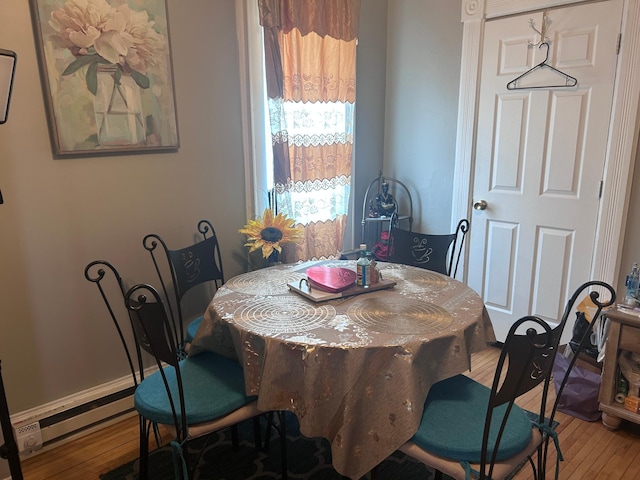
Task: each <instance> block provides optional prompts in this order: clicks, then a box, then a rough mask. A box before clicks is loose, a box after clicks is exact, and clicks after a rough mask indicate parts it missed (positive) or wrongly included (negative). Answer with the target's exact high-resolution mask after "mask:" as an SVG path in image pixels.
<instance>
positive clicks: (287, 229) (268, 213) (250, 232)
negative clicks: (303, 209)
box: [238, 208, 302, 258]
mask: <svg viewBox="0 0 640 480" xmlns="http://www.w3.org/2000/svg"><path fill="white" fill-rule="evenodd" d="M294 223H295V220H292V219H290V218H287V216H286V215H285V214H284V213H279V214H278V215H276V216H275V217H274V216H273V211H272V210H271V209H270V208H267V209H265V211H264V214H263V215H262V218H257V219H256V220H249V222H248V223H247V224H246V225H245V226H244V228H241V229H240V230H238V232H239V233H244V234H245V235H246V236H247V243H245V244H244V246H245V247H251V248H250V249H249V253H251V252H253V251H255V250H258V249H259V248H261V249H262V256H263V257H264V258H269V256H271V254H272V253H273V251H274V250H276V251H277V252H278V253H281V252H282V246H281V244H284V243H287V242H295V241H296V240H299V239H300V238H301V237H302V229H300V228H296V227H294V226H293V225H294Z"/></svg>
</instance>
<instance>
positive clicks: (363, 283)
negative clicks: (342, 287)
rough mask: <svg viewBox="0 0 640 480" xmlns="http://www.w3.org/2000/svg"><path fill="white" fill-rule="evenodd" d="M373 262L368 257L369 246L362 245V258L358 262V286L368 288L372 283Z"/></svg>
mask: <svg viewBox="0 0 640 480" xmlns="http://www.w3.org/2000/svg"><path fill="white" fill-rule="evenodd" d="M370 269H371V261H370V260H369V257H368V255H367V245H366V244H365V243H361V244H360V258H358V261H357V262H356V284H357V285H359V286H360V287H364V288H367V287H368V286H369V284H370V283H371V272H370Z"/></svg>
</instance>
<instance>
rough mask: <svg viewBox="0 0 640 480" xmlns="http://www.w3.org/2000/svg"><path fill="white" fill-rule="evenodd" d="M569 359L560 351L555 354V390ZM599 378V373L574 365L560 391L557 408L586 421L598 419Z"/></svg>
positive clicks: (558, 386)
mask: <svg viewBox="0 0 640 480" xmlns="http://www.w3.org/2000/svg"><path fill="white" fill-rule="evenodd" d="M570 361H571V359H570V358H566V357H565V356H564V355H562V354H561V353H558V354H557V355H556V359H555V362H554V364H553V385H554V386H555V389H556V392H557V391H558V389H559V388H560V384H561V383H562V379H563V378H564V375H565V373H567V368H569V362H570ZM601 380H602V377H601V376H600V375H599V374H597V373H595V372H592V371H590V370H587V369H585V368H582V367H580V366H579V365H577V364H576V365H574V366H573V369H572V370H571V373H570V374H569V378H568V379H567V383H566V384H565V386H564V390H563V391H562V395H561V397H560V402H559V403H558V410H559V411H561V412H563V413H566V414H567V415H571V416H572V417H576V418H579V419H581V420H585V421H587V422H595V421H597V420H600V414H601V412H600V410H599V408H598V407H599V402H598V392H599V391H600V382H601Z"/></svg>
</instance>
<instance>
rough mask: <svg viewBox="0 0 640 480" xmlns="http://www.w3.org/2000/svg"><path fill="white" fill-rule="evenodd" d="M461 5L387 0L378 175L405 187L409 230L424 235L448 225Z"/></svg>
mask: <svg viewBox="0 0 640 480" xmlns="http://www.w3.org/2000/svg"><path fill="white" fill-rule="evenodd" d="M460 8H461V2H460V1H459V0H456V1H451V0H426V1H425V0H390V1H389V18H388V32H389V33H388V43H387V91H386V96H385V99H386V111H385V113H386V121H385V140H384V173H385V175H389V176H391V177H395V178H397V179H399V180H400V181H402V182H403V183H405V184H406V185H407V186H408V187H409V190H410V191H411V194H412V198H413V205H414V212H413V216H414V230H418V231H423V232H429V233H447V232H449V230H450V228H451V218H450V212H451V202H452V198H451V189H452V185H453V171H454V163H455V144H456V119H457V109H458V86H459V81H460V80H459V79H460V59H461V49H462V23H461V22H460ZM398 200H399V201H400V199H398Z"/></svg>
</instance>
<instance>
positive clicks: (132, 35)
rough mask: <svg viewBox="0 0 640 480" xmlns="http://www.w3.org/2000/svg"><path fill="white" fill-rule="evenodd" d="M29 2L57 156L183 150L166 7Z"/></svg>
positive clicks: (95, 0)
mask: <svg viewBox="0 0 640 480" xmlns="http://www.w3.org/2000/svg"><path fill="white" fill-rule="evenodd" d="M29 1H30V6H31V14H32V20H33V28H34V34H35V37H36V47H37V50H38V61H39V66H40V74H41V77H42V86H43V96H44V101H45V106H46V111H47V117H48V120H49V131H50V135H51V144H52V149H53V151H54V154H55V155H58V156H92V155H108V154H120V153H151V152H162V151H176V150H178V148H179V147H180V140H179V134H178V120H177V111H176V102H175V88H174V83H173V64H172V56H171V43H170V35H169V20H168V12H167V2H166V0H136V1H127V0H88V1H87V0H84V1H80V0H29ZM78 25H83V27H82V28H80V27H78Z"/></svg>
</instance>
